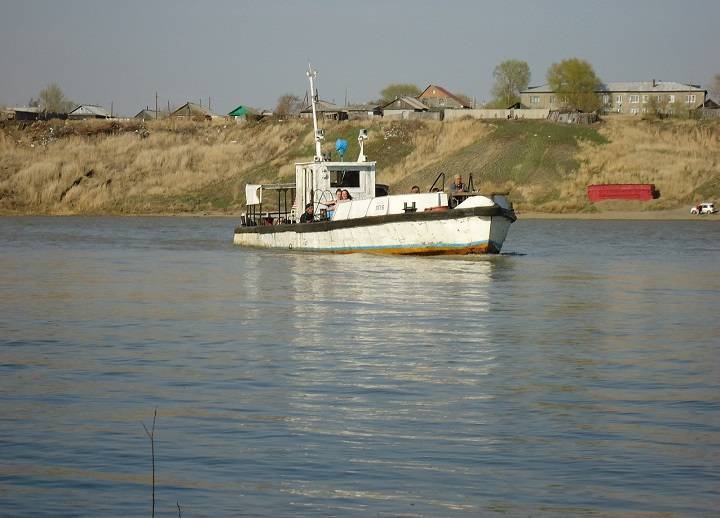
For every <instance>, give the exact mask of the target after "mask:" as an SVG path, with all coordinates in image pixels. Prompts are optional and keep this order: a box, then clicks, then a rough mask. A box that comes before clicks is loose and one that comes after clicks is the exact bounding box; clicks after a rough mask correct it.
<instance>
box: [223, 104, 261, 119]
mask: <svg viewBox="0 0 720 518" xmlns="http://www.w3.org/2000/svg"><path fill="white" fill-rule="evenodd" d="M253 113H255V111H254V110H251V109H250V108H248V107H247V106H243V105H240V106H238V107H237V108H235V109H234V110H233V111H231V112H230V113H228V115H231V116H233V117H241V116H243V115H250V114H253Z"/></svg>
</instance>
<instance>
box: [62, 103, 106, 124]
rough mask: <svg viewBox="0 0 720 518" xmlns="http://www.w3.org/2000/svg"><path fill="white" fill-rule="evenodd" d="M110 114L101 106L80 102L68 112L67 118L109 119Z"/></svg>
mask: <svg viewBox="0 0 720 518" xmlns="http://www.w3.org/2000/svg"><path fill="white" fill-rule="evenodd" d="M109 118H110V114H109V113H108V112H107V110H106V109H105V108H103V107H102V106H97V105H95V104H81V105H80V106H78V107H77V108H75V109H74V110H73V111H71V112H70V113H68V119H72V120H81V119H109Z"/></svg>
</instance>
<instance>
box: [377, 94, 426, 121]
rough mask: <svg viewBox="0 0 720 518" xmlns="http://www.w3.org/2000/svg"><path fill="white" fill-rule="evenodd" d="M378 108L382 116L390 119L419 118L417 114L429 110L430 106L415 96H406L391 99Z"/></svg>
mask: <svg viewBox="0 0 720 518" xmlns="http://www.w3.org/2000/svg"><path fill="white" fill-rule="evenodd" d="M380 109H381V110H382V114H383V116H384V117H386V118H391V119H392V118H395V119H410V118H419V115H418V114H421V113H427V112H429V111H430V108H428V107H427V106H426V105H424V104H423V103H422V102H420V101H418V100H417V99H416V98H415V97H408V96H403V97H398V98H396V99H393V100H392V101H390V102H389V103H387V104H384V105H382V106H381V107H380Z"/></svg>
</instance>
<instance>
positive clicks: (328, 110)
mask: <svg viewBox="0 0 720 518" xmlns="http://www.w3.org/2000/svg"><path fill="white" fill-rule="evenodd" d="M315 111H316V112H317V114H318V117H320V118H323V119H330V120H336V121H342V120H347V118H348V112H347V111H346V110H345V109H344V108H341V107H340V106H337V105H335V104H333V103H331V102H329V101H323V100H319V101H316V102H315ZM300 117H302V118H304V119H311V118H312V104H310V105H308V106H306V107H305V108H303V109H302V110H300Z"/></svg>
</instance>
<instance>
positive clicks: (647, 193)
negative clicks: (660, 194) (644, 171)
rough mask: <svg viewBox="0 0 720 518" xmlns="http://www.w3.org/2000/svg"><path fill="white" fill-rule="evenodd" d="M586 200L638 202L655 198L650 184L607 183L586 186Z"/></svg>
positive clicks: (652, 186)
mask: <svg viewBox="0 0 720 518" xmlns="http://www.w3.org/2000/svg"><path fill="white" fill-rule="evenodd" d="M587 193H588V198H589V199H590V201H591V202H593V203H594V202H598V201H603V200H640V201H647V200H652V199H653V198H656V197H657V191H656V190H655V185H654V184H652V183H608V184H602V185H588V188H587Z"/></svg>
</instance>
